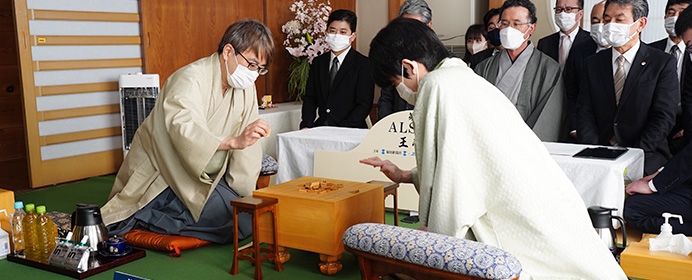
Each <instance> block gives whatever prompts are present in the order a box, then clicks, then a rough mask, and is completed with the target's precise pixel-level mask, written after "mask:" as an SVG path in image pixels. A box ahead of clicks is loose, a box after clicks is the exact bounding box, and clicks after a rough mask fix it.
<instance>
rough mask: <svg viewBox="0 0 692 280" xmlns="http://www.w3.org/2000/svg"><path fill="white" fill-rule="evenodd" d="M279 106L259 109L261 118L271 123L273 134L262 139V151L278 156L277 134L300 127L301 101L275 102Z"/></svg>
mask: <svg viewBox="0 0 692 280" xmlns="http://www.w3.org/2000/svg"><path fill="white" fill-rule="evenodd" d="M274 105H276V106H277V107H276V108H271V109H265V110H260V111H259V117H260V119H263V120H265V121H267V123H269V127H270V128H271V130H272V131H271V134H270V135H269V137H268V138H262V139H260V144H262V152H263V153H265V154H268V155H270V156H272V157H274V158H276V155H277V153H276V139H277V137H276V135H277V134H279V133H284V132H288V131H295V130H298V128H299V127H300V118H301V115H300V109H301V108H302V107H303V105H302V104H300V103H294V102H288V103H278V104H274Z"/></svg>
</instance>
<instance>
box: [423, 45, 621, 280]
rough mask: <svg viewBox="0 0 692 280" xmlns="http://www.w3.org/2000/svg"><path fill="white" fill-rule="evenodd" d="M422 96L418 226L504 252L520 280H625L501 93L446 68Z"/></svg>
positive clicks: (452, 62)
mask: <svg viewBox="0 0 692 280" xmlns="http://www.w3.org/2000/svg"><path fill="white" fill-rule="evenodd" d="M419 94H420V95H421V96H420V97H419V98H418V100H419V102H418V103H417V104H416V108H415V109H414V112H413V118H414V126H415V135H416V138H415V145H416V162H417V166H418V170H417V171H415V172H414V182H415V184H416V185H417V186H418V188H419V190H420V196H421V197H420V218H421V223H422V224H423V225H427V226H428V229H429V230H430V231H431V232H437V233H442V234H446V235H451V236H456V237H467V236H469V235H470V234H472V235H473V236H474V237H475V238H476V239H477V240H478V241H480V242H483V243H487V244H491V245H494V246H498V247H500V248H502V249H504V250H507V251H509V252H510V253H512V254H514V255H515V256H517V258H519V260H520V261H521V263H522V267H523V269H524V272H523V273H522V276H521V279H627V277H626V276H625V274H624V273H623V272H622V269H620V267H619V266H618V264H617V262H616V261H615V259H614V258H613V255H612V254H611V253H610V251H609V250H608V249H607V248H606V247H605V246H604V245H603V243H602V242H601V241H600V239H599V238H598V236H597V234H596V233H595V231H594V229H593V226H592V225H591V221H590V219H589V217H588V214H587V212H586V210H585V208H586V207H585V206H584V203H583V202H582V200H581V198H580V197H579V195H578V194H577V192H576V191H575V189H574V186H572V183H571V182H570V181H569V179H568V178H567V177H566V176H565V174H564V173H563V172H562V170H561V169H560V167H558V165H557V164H556V163H555V161H554V160H553V159H552V158H551V157H550V155H549V154H548V151H547V150H546V148H545V146H544V145H543V143H541V142H540V140H539V139H538V137H536V135H535V134H534V133H533V132H532V131H531V130H530V129H529V128H528V127H527V126H526V125H525V124H524V122H523V120H522V118H521V116H520V115H519V114H518V113H517V111H516V110H514V106H513V105H512V104H511V103H510V102H508V101H507V98H506V97H505V96H504V95H503V94H502V93H501V92H500V91H499V90H497V89H496V88H495V87H494V86H493V85H492V84H490V83H488V82H487V81H486V80H484V79H483V78H482V77H480V76H478V75H476V74H475V73H474V72H473V71H472V70H471V69H470V68H468V67H467V66H466V64H465V63H464V62H463V61H461V60H460V59H456V58H451V59H447V60H446V61H445V62H444V63H443V64H442V65H441V66H440V67H439V68H438V69H436V70H434V71H432V72H430V73H429V74H428V75H426V76H425V77H424V78H423V79H422V80H421V82H420V87H419ZM508 139H511V144H510V142H508ZM516 147H521V149H516Z"/></svg>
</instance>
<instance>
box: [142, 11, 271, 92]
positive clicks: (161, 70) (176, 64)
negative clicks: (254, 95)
mask: <svg viewBox="0 0 692 280" xmlns="http://www.w3.org/2000/svg"><path fill="white" fill-rule="evenodd" d="M140 14H141V17H142V22H141V27H142V43H143V44H142V45H143V46H142V48H143V59H144V61H143V62H144V69H145V72H146V73H150V74H159V77H160V81H161V85H162V86H163V84H164V83H165V81H166V79H168V77H169V76H170V75H171V74H173V72H175V71H176V70H177V69H179V68H180V67H182V66H185V65H187V64H189V63H191V62H193V61H195V60H197V59H200V58H203V57H207V56H209V55H211V54H212V53H214V52H215V51H216V50H217V48H218V44H219V41H220V40H221V37H222V36H223V33H224V31H226V28H227V27H228V26H229V25H230V24H231V23H233V22H235V21H237V20H240V19H244V18H253V19H257V20H259V21H264V2H263V1H228V0H205V1H199V0H166V1H156V0H141V1H140ZM265 84H266V80H265V77H260V78H259V79H258V82H257V91H258V94H264V93H265V92H266V85H265Z"/></svg>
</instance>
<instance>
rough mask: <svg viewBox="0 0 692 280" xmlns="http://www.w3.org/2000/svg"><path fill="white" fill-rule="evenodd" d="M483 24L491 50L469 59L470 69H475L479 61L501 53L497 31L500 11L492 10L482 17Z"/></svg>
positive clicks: (488, 49)
mask: <svg viewBox="0 0 692 280" xmlns="http://www.w3.org/2000/svg"><path fill="white" fill-rule="evenodd" d="M483 24H485V31H486V32H488V43H490V44H491V45H492V48H490V47H489V48H487V49H485V50H484V51H482V52H479V53H477V54H474V55H472V56H471V57H469V61H468V62H469V67H471V69H476V65H478V64H479V63H481V61H483V60H485V59H486V58H488V57H491V56H493V55H495V54H497V53H499V52H500V51H502V43H501V42H500V30H499V29H497V28H498V27H500V9H498V8H493V9H490V10H489V11H488V12H487V13H485V16H483Z"/></svg>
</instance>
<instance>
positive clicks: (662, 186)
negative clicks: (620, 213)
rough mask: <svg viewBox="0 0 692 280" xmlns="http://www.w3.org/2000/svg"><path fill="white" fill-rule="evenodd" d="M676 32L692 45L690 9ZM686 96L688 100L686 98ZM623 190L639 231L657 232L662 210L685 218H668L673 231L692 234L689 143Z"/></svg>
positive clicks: (689, 87) (687, 87) (689, 84)
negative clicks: (665, 162)
mask: <svg viewBox="0 0 692 280" xmlns="http://www.w3.org/2000/svg"><path fill="white" fill-rule="evenodd" d="M675 33H676V34H679V36H680V37H681V40H682V41H683V42H685V45H686V47H685V48H686V49H687V46H690V47H692V9H685V10H684V11H683V12H682V13H680V16H679V18H678V20H677V22H676V24H675ZM689 55H690V52H689V51H686V52H685V60H689ZM683 65H685V66H686V68H687V69H685V71H684V74H683V79H687V81H685V82H684V83H683V86H684V87H683V90H682V92H683V96H682V98H683V101H682V104H686V106H687V107H685V106H683V111H684V113H683V116H687V117H689V115H690V109H691V108H689V107H690V103H692V102H690V101H692V100H690V99H692V97H691V95H692V94H690V93H691V92H692V69H690V65H692V63H684V64H683ZM685 99H687V100H685ZM685 124H686V126H685V130H687V131H692V128H690V127H689V125H690V122H689V121H685ZM625 190H626V191H627V193H628V194H629V195H630V196H629V197H628V198H627V199H626V200H625V209H624V216H625V217H624V218H625V220H626V221H627V223H628V224H629V225H630V226H631V227H633V228H635V229H637V230H640V231H643V232H649V233H658V232H659V228H660V226H661V224H663V218H662V217H661V214H663V213H664V212H668V213H673V214H679V215H681V216H682V217H683V220H684V221H685V223H684V224H682V225H681V224H678V220H676V219H672V220H671V221H669V222H670V223H671V225H672V226H673V231H674V232H675V233H684V234H685V235H688V236H689V235H692V144H689V142H688V144H687V145H686V146H685V147H684V148H683V149H682V150H681V151H680V152H679V153H678V154H677V155H675V157H673V159H671V160H670V161H669V162H668V163H667V164H666V165H665V167H663V168H661V169H660V170H659V171H658V172H656V173H654V174H652V175H651V176H648V177H645V178H642V179H640V180H637V181H634V182H632V183H631V184H629V185H628V186H627V187H626V188H625Z"/></svg>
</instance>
